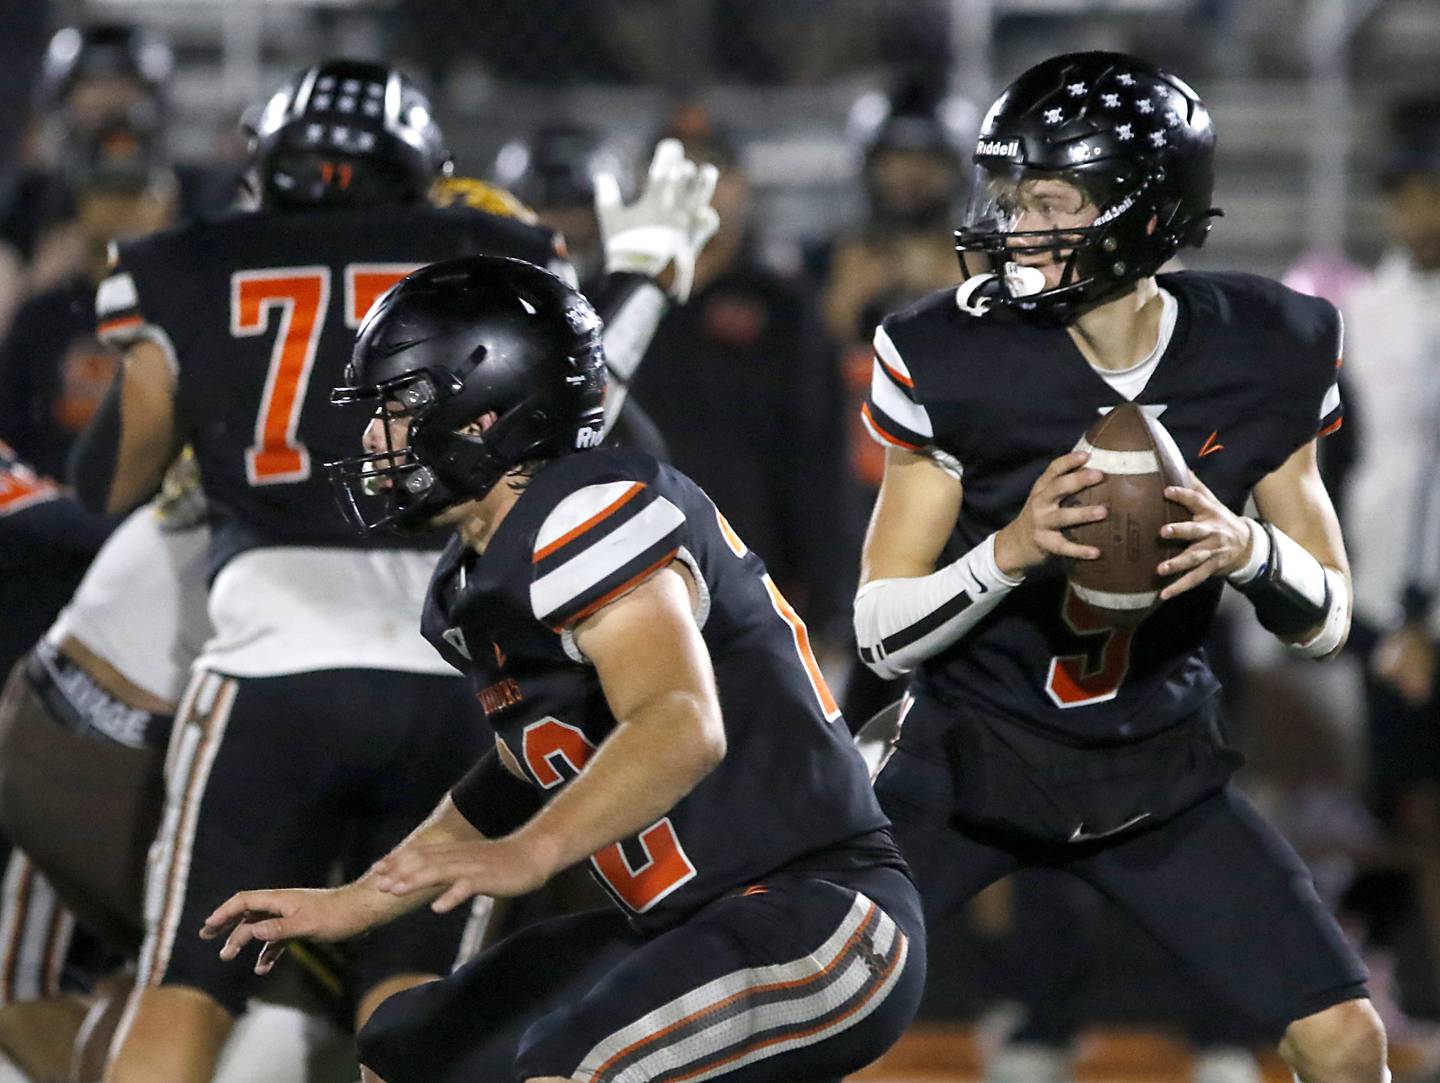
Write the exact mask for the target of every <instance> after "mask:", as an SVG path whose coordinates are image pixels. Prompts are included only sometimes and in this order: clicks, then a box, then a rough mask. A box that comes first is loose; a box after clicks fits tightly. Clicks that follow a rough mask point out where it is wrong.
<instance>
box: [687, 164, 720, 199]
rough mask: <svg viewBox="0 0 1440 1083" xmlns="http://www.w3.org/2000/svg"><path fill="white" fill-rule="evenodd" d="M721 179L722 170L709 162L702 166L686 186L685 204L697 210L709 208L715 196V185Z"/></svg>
mask: <svg viewBox="0 0 1440 1083" xmlns="http://www.w3.org/2000/svg"><path fill="white" fill-rule="evenodd" d="M719 179H720V170H719V169H718V168H716V167H715V166H714V165H711V164H710V163H709V162H707V163H705V164H704V165H702V166H701V167H700V168H699V169H698V170H696V171H695V176H694V177H692V178H691V180H690V183H689V184H688V185H687V186H686V191H685V204H686V206H689V207H693V208H696V209H697V210H698V209H699V208H701V207H707V206H709V204H710V200H711V198H713V197H714V195H715V183H716V182H717V181H718V180H719Z"/></svg>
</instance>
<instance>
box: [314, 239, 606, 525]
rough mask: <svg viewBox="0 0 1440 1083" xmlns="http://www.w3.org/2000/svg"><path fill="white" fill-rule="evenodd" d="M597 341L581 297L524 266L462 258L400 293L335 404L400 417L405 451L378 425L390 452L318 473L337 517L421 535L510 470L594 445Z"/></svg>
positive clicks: (599, 380)
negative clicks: (331, 488) (404, 422)
mask: <svg viewBox="0 0 1440 1083" xmlns="http://www.w3.org/2000/svg"><path fill="white" fill-rule="evenodd" d="M600 329H601V325H600V317H599V316H597V315H596V314H595V310H594V309H593V308H591V307H590V303H589V302H588V301H587V300H585V298H584V297H583V296H582V295H581V294H580V292H579V291H578V290H576V289H574V288H573V287H571V286H569V285H567V284H566V283H565V282H564V281H562V280H561V279H559V278H557V277H556V276H555V275H553V274H551V273H550V272H549V271H545V270H542V269H541V268H539V267H536V266H535V265H534V264H530V263H526V262H524V261H523V260H517V259H504V258H501V257H498V256H465V257H463V258H461V259H453V260H447V261H445V262H443V263H434V264H431V265H430V266H428V267H425V268H422V269H421V270H419V271H416V272H415V273H414V274H411V275H409V276H408V277H406V278H404V279H402V280H401V281H400V282H398V283H396V285H395V286H394V287H392V288H391V290H390V291H389V292H388V293H386V294H385V295H384V296H383V297H381V298H380V300H379V301H377V302H376V303H375V306H374V308H372V309H371V310H370V314H369V315H368V316H367V317H366V319H365V323H364V324H363V325H362V326H361V328H360V333H359V336H358V337H357V338H356V341H355V352H354V354H353V356H352V358H351V361H350V364H349V365H348V366H347V368H346V371H345V378H346V383H347V386H344V387H338V388H336V389H335V390H334V392H333V393H332V394H331V401H332V402H335V403H338V404H342V405H343V404H346V403H353V402H362V401H369V402H373V403H375V404H376V405H377V407H378V410H380V411H384V412H385V416H387V417H390V418H394V417H395V416H397V415H404V416H408V417H409V419H410V424H409V437H408V440H407V446H405V447H403V448H399V447H395V446H393V445H391V444H389V439H390V433H389V426H388V425H387V426H384V428H385V434H386V441H387V450H385V451H382V452H378V453H372V454H363V455H355V456H351V457H349V458H346V459H341V460H338V461H337V462H333V463H329V464H327V469H328V470H329V472H330V477H331V480H332V482H334V483H335V485H336V487H337V492H338V493H339V495H340V497H341V505H342V507H343V508H344V510H345V512H346V514H347V515H348V516H349V518H350V519H351V520H352V521H354V522H355V523H356V524H357V525H359V526H360V527H362V528H363V529H367V530H369V529H375V528H377V527H388V528H392V529H401V530H405V529H423V528H425V527H427V526H428V525H429V524H430V521H431V519H433V518H434V516H435V515H436V514H438V513H439V512H440V511H443V510H444V509H445V508H448V507H451V506H452V505H454V504H458V503H460V502H462V501H466V500H475V499H479V498H480V497H483V496H484V495H485V494H486V493H488V492H489V491H490V490H491V489H492V488H494V486H495V484H496V483H497V482H498V481H500V479H501V478H502V477H504V475H505V474H506V473H507V472H508V471H510V470H512V469H513V468H515V467H516V466H519V465H521V464H523V463H527V462H532V461H534V460H537V459H549V458H555V457H557V456H560V455H565V454H568V453H569V452H572V451H577V450H581V449H584V448H588V447H594V446H595V445H597V444H599V442H600V436H601V434H602V432H603V428H604V411H603V402H604V399H605V358H604V353H603V350H602V348H601V344H600ZM491 414H493V415H494V417H493V420H492V421H491V422H490V423H489V425H488V427H485V426H482V425H480V424H479V422H480V421H481V419H482V418H486V417H487V415H491Z"/></svg>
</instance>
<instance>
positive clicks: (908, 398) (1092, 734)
mask: <svg viewBox="0 0 1440 1083" xmlns="http://www.w3.org/2000/svg"><path fill="white" fill-rule="evenodd" d="M1159 280H1160V284H1161V286H1162V287H1163V288H1164V289H1166V290H1168V291H1169V292H1170V293H1171V294H1172V295H1173V296H1174V297H1175V298H1176V300H1177V302H1178V313H1177V318H1176V324H1175V329H1174V333H1173V335H1172V337H1171V340H1170V343H1169V345H1168V347H1167V348H1166V350H1165V351H1164V353H1163V355H1162V356H1161V358H1160V360H1159V363H1158V365H1157V367H1156V368H1155V370H1154V373H1153V374H1152V375H1151V377H1150V379H1149V382H1148V383H1146V385H1145V387H1144V389H1143V390H1142V391H1141V392H1140V394H1139V395H1138V396H1137V397H1136V398H1135V399H1134V400H1133V401H1134V402H1136V403H1137V404H1139V405H1140V406H1141V407H1142V408H1143V409H1145V410H1146V411H1148V412H1151V413H1152V415H1153V416H1155V417H1157V418H1158V419H1159V421H1160V423H1161V424H1163V425H1164V426H1165V428H1166V429H1168V430H1169V432H1170V434H1171V435H1172V436H1173V437H1174V438H1175V442H1176V444H1178V445H1179V448H1180V450H1181V452H1182V453H1183V454H1184V456H1185V461H1186V463H1187V464H1188V465H1189V466H1190V468H1191V469H1192V470H1194V472H1195V473H1196V474H1197V475H1198V476H1199V478H1200V480H1202V481H1203V482H1204V483H1205V484H1206V485H1208V486H1209V487H1210V489H1211V490H1212V491H1213V492H1214V493H1215V494H1216V496H1217V497H1218V498H1219V499H1220V500H1222V501H1223V502H1224V503H1225V504H1226V505H1227V506H1229V507H1230V508H1231V509H1232V510H1234V511H1236V512H1240V511H1242V510H1243V508H1244V506H1245V501H1246V498H1247V497H1248V496H1249V494H1250V491H1251V489H1252V488H1253V487H1254V486H1255V484H1256V483H1257V482H1258V481H1260V479H1261V478H1263V477H1265V476H1266V475H1267V474H1269V473H1271V472H1272V471H1273V470H1275V469H1276V468H1277V467H1279V466H1280V465H1281V464H1282V463H1284V462H1285V460H1286V459H1287V458H1289V456H1290V455H1291V454H1292V453H1293V452H1294V451H1296V450H1297V449H1298V448H1300V447H1301V446H1303V445H1304V444H1305V443H1307V442H1308V441H1310V440H1313V439H1314V438H1315V437H1316V436H1317V434H1324V433H1327V432H1330V431H1333V430H1334V429H1335V428H1338V427H1339V425H1340V420H1341V405H1340V393H1339V390H1338V387H1337V384H1336V376H1337V372H1336V369H1337V366H1338V363H1339V354H1340V318H1339V315H1338V314H1337V313H1336V311H1335V309H1334V307H1333V306H1331V305H1330V304H1329V303H1328V302H1326V301H1322V300H1319V299H1318V298H1314V297H1309V296H1306V295H1303V294H1299V293H1296V292H1294V291H1292V290H1289V289H1286V288H1285V287H1284V286H1281V285H1279V284H1278V283H1276V282H1273V281H1271V280H1269V279H1264V278H1259V277H1255V276H1252V275H1244V274H1209V273H1196V272H1185V273H1179V274H1165V275H1161V276H1159ZM1124 401H1126V400H1125V399H1124V398H1123V397H1122V396H1121V395H1120V393H1119V392H1117V391H1116V390H1114V389H1113V388H1112V387H1111V386H1110V385H1109V384H1107V383H1106V382H1105V381H1104V380H1103V379H1102V378H1101V377H1100V375H1099V374H1098V373H1096V371H1095V370H1094V369H1093V368H1091V366H1090V365H1089V364H1088V363H1087V362H1086V361H1085V359H1084V357H1083V356H1082V355H1081V354H1080V352H1079V350H1078V349H1077V348H1076V347H1075V345H1074V343H1073V342H1072V341H1071V339H1070V336H1069V335H1068V333H1067V332H1066V331H1065V329H1064V328H1063V327H1058V326H1042V325H1038V324H1033V323H1026V322H1021V321H1016V320H1007V319H1005V318H1003V317H997V316H986V317H982V318H976V317H974V316H971V315H968V314H966V313H964V312H962V311H960V309H959V308H958V307H957V305H956V302H955V293H954V291H953V290H947V291H945V292H943V293H937V294H933V295H931V296H930V297H928V298H926V299H925V300H923V301H921V302H920V303H918V304H917V305H915V306H914V307H912V308H910V309H908V310H906V311H904V312H901V313H898V314H896V315H892V316H890V317H889V318H887V319H886V320H885V321H884V323H883V324H882V325H881V327H880V329H879V330H878V331H877V333H876V357H875V370H874V374H873V377H872V380H871V389H870V395H869V398H868V400H867V401H866V403H865V406H864V416H865V421H866V424H867V426H868V427H869V429H870V432H871V434H872V435H873V436H874V437H875V438H876V439H877V440H880V441H881V442H882V443H885V444H889V445H892V446H896V447H902V448H907V449H910V450H926V451H930V452H932V453H936V452H938V453H940V454H939V456H938V457H939V458H940V461H942V462H948V463H949V465H950V466H951V468H952V469H958V470H959V471H960V472H961V473H962V477H963V484H964V499H963V501H962V507H961V510H960V516H959V521H958V522H957V523H956V527H955V532H954V535H953V536H952V537H951V539H950V542H949V544H948V545H947V547H946V551H945V554H944V556H943V557H942V560H944V561H949V560H953V559H956V558H958V557H959V556H960V555H962V554H963V553H965V552H966V551H967V550H969V549H971V548H972V547H974V546H975V545H977V544H979V543H980V542H981V541H983V540H984V539H985V537H986V535H988V534H990V533H992V532H994V531H996V530H999V529H1000V528H1001V527H1003V526H1005V525H1006V524H1007V523H1009V522H1011V521H1012V520H1014V518H1015V517H1016V516H1017V515H1018V514H1019V513H1020V509H1021V508H1022V507H1023V506H1024V503H1025V499H1026V497H1027V496H1028V494H1029V492H1030V487H1031V486H1032V485H1033V484H1034V483H1035V479H1036V478H1038V477H1039V476H1040V473H1041V472H1042V471H1043V470H1044V468H1045V467H1046V465H1047V464H1049V463H1050V462H1051V461H1052V460H1053V459H1055V458H1056V457H1057V456H1059V455H1061V454H1064V453H1065V452H1067V451H1070V450H1071V449H1072V448H1074V446H1075V444H1076V441H1077V440H1078V439H1079V437H1080V436H1081V434H1083V433H1084V432H1085V430H1086V429H1088V428H1089V427H1090V425H1091V424H1092V423H1093V422H1094V421H1095V420H1096V418H1097V417H1098V416H1099V415H1100V414H1102V413H1104V412H1105V411H1106V410H1108V409H1110V408H1112V407H1114V406H1117V405H1119V404H1120V403H1122V402H1124ZM1222 587H1223V580H1211V581H1209V582H1207V583H1205V584H1203V585H1202V586H1200V587H1199V588H1196V589H1194V590H1191V591H1187V592H1186V593H1184V594H1182V595H1180V596H1179V597H1177V598H1173V599H1171V600H1170V601H1168V602H1165V603H1163V604H1162V605H1161V606H1159V607H1158V608H1157V609H1156V610H1154V611H1153V612H1152V613H1150V615H1149V616H1148V617H1146V619H1145V620H1144V621H1143V622H1142V623H1141V624H1140V625H1139V626H1138V627H1136V628H1133V629H1117V628H1109V627H1106V626H1104V625H1103V624H1102V623H1101V622H1100V621H1099V620H1097V619H1096V617H1095V615H1094V613H1093V611H1091V610H1090V609H1089V607H1087V606H1086V605H1085V604H1084V603H1083V602H1081V601H1080V600H1079V599H1078V598H1077V597H1076V596H1075V595H1074V594H1073V593H1071V592H1070V591H1069V590H1068V588H1067V585H1066V578H1065V571H1064V567H1063V564H1062V563H1061V562H1060V561H1059V560H1053V559H1052V560H1051V561H1049V562H1047V563H1046V564H1044V565H1042V566H1040V567H1038V568H1034V569H1032V570H1031V571H1030V572H1029V574H1028V575H1027V576H1026V579H1025V581H1024V582H1023V583H1022V584H1021V585H1020V586H1019V587H1017V588H1016V589H1015V590H1014V591H1013V592H1012V593H1011V594H1010V596H1009V597H1007V598H1006V599H1005V600H1004V601H1003V602H1002V603H1001V604H1000V605H999V606H998V607H997V608H996V609H995V610H994V611H993V612H991V613H990V614H989V615H988V616H987V617H986V619H985V620H984V621H982V623H981V624H980V625H979V626H978V627H977V628H976V629H974V630H973V631H972V632H970V633H969V634H968V635H966V636H965V637H963V638H962V639H961V640H960V641H959V642H957V643H955V644H953V645H952V646H951V647H949V648H948V649H946V650H944V651H942V652H940V653H938V654H936V655H935V656H934V657H932V658H930V659H928V660H926V662H925V663H923V664H922V666H921V667H920V669H919V671H918V673H917V677H916V680H917V685H916V687H917V689H918V690H920V691H922V692H929V693H931V694H933V695H935V696H937V697H938V698H940V699H942V700H949V701H954V702H956V703H958V704H961V705H965V706H971V707H974V708H976V709H979V710H981V711H990V712H997V713H999V714H1001V715H1003V716H1006V717H1009V718H1012V719H1014V720H1017V721H1020V722H1022V723H1026V724H1029V725H1031V726H1034V727H1037V728H1039V729H1041V730H1044V731H1047V732H1050V733H1051V734H1052V735H1055V736H1058V737H1060V738H1062V739H1064V740H1068V741H1073V742H1080V743H1084V742H1089V741H1097V742H1102V741H1115V740H1123V739H1126V738H1129V737H1138V736H1142V735H1145V734H1148V733H1153V732H1156V731H1158V730H1161V729H1164V728H1166V727H1168V726H1169V725H1171V724H1172V723H1174V722H1176V721H1178V720H1180V719H1181V718H1183V717H1185V716H1186V715H1189V714H1191V713H1192V712H1194V711H1195V710H1196V709H1197V708H1198V707H1199V706H1200V705H1201V704H1202V703H1203V701H1204V700H1205V699H1207V698H1208V697H1210V696H1212V695H1213V694H1214V693H1215V692H1216V691H1217V690H1218V687H1219V686H1218V683H1217V682H1216V679H1215V677H1214V674H1213V673H1212V672H1211V670H1210V667H1209V665H1208V663H1207V662H1206V659H1205V655H1204V652H1203V650H1202V649H1201V644H1202V642H1203V641H1204V639H1205V635H1206V632H1207V630H1208V628H1209V626H1210V622H1211V618H1212V617H1213V615H1214V612H1215V606H1216V604H1217V602H1218V600H1219V597H1220V592H1221V589H1222Z"/></svg>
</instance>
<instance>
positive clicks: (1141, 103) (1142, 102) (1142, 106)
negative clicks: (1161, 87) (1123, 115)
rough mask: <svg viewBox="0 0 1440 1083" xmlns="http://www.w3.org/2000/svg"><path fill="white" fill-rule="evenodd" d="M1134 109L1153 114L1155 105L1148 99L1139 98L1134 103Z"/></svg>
mask: <svg viewBox="0 0 1440 1083" xmlns="http://www.w3.org/2000/svg"><path fill="white" fill-rule="evenodd" d="M1135 108H1136V109H1138V110H1140V112H1142V113H1153V112H1155V103H1154V102H1152V101H1151V100H1150V99H1149V98H1139V99H1137V100H1136V102H1135Z"/></svg>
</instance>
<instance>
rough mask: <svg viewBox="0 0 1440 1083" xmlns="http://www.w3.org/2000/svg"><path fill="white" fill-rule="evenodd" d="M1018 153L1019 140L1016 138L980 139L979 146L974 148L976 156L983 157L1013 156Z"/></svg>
mask: <svg viewBox="0 0 1440 1083" xmlns="http://www.w3.org/2000/svg"><path fill="white" fill-rule="evenodd" d="M1019 153H1020V140H1018V139H982V140H980V144H979V146H977V147H976V148H975V155H976V157H985V158H995V157H1000V158H1013V157H1015V155H1017V154H1019Z"/></svg>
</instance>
